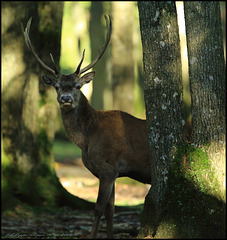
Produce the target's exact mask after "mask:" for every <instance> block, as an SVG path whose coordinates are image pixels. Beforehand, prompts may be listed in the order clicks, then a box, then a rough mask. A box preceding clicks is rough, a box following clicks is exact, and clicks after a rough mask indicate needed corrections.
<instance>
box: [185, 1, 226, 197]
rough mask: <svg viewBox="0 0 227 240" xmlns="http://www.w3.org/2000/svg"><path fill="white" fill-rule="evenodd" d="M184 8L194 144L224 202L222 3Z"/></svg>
mask: <svg viewBox="0 0 227 240" xmlns="http://www.w3.org/2000/svg"><path fill="white" fill-rule="evenodd" d="M184 5H185V23H186V36H187V44H188V57H189V76H190V86H191V98H192V139H191V141H192V144H193V145H194V146H195V147H197V148H199V149H201V150H203V151H205V152H206V154H207V155H208V158H209V162H210V164H211V169H212V170H213V171H214V172H215V176H214V177H215V178H216V180H217V181H216V184H215V185H213V184H214V181H211V182H209V184H210V186H209V187H210V190H211V192H213V194H215V195H216V196H217V197H221V198H222V199H224V200H225V177H226V175H225V161H226V154H225V148H226V140H225V133H226V115H225V114H226V110H225V109H226V87H225V84H226V77H225V76H226V75H225V61H224V51H223V34H222V29H221V17H220V6H219V2H185V3H184ZM211 169H210V170H209V171H212V170H211ZM207 174H208V173H207ZM218 182H219V183H218ZM214 188H215V189H214Z"/></svg>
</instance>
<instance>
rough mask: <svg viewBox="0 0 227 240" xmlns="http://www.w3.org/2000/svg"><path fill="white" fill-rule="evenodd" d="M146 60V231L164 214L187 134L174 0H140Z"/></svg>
mask: <svg viewBox="0 0 227 240" xmlns="http://www.w3.org/2000/svg"><path fill="white" fill-rule="evenodd" d="M138 7H139V18H140V28H141V37H142V45H143V62H144V74H145V84H144V95H145V105H146V116H147V127H148V135H149V136H148V138H149V144H150V159H151V166H150V167H151V179H152V182H151V189H150V192H149V194H148V196H147V197H146V201H145V206H144V214H143V219H142V229H143V230H142V231H141V232H143V234H148V233H152V234H154V233H155V232H156V231H157V234H160V236H161V237H162V236H164V235H162V232H160V233H159V230H157V229H156V228H157V226H158V224H159V223H160V221H161V220H162V219H161V218H162V216H161V215H162V213H163V210H164V200H165V196H166V192H167V189H168V188H167V183H168V180H169V179H168V178H169V171H170V167H171V163H172V162H173V159H174V154H175V149H176V148H177V145H178V144H182V142H183V139H184V128H185V120H184V116H183V100H182V97H183V89H182V79H181V59H180V43H179V33H178V25H177V15H176V8H175V3H174V2H160V1H159V2H156V1H149V2H138Z"/></svg>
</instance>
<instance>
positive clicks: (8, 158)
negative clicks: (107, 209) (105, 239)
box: [2, 2, 81, 210]
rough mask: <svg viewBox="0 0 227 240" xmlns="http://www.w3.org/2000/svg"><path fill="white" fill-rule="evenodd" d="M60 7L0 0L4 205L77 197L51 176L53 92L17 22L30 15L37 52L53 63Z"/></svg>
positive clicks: (62, 201)
mask: <svg viewBox="0 0 227 240" xmlns="http://www.w3.org/2000/svg"><path fill="white" fill-rule="evenodd" d="M62 10H63V3H62V2H57V3H56V2H55V3H50V2H45V3H44V2H41V3H37V2H4V3H3V4H2V14H3V18H4V23H3V29H2V31H3V52H2V61H3V75H2V82H3V98H2V100H3V101H2V112H3V114H2V138H3V149H2V150H3V162H2V169H3V184H2V186H3V187H2V200H3V201H2V204H3V209H4V210H5V209H6V208H8V207H13V206H15V205H16V204H18V203H25V204H29V205H43V206H57V205H60V204H68V205H70V204H71V206H72V205H74V206H78V205H80V203H81V202H76V201H75V200H76V199H77V198H75V197H73V196H72V195H70V194H69V193H68V192H67V191H66V190H65V189H64V188H63V187H62V186H61V184H60V182H59V179H58V178H57V176H56V173H55V170H54V159H53V154H52V143H53V138H54V133H55V127H54V121H55V117H56V104H55V103H54V102H56V96H55V94H54V93H53V91H52V90H50V89H48V88H44V87H43V83H42V82H41V81H40V82H39V79H40V66H39V64H38V63H37V61H36V60H35V59H34V58H33V56H32V55H31V53H30V52H29V51H28V49H27V46H26V44H25V41H24V38H23V34H22V31H21V26H20V23H21V22H22V23H23V25H24V26H25V24H26V22H27V21H28V19H29V18H30V17H31V16H32V17H33V21H32V26H31V32H30V37H31V41H32V43H33V46H34V48H35V50H36V52H37V53H38V54H39V56H40V57H41V58H42V57H43V61H44V62H45V63H46V64H47V65H50V64H49V61H47V60H46V59H45V57H44V55H46V56H49V53H50V52H52V53H53V55H54V56H55V61H56V63H57V64H58V62H59V54H60V35H61V18H62ZM48 28H49V29H48ZM41 42H42V45H41V44H40V43H41ZM55 54H56V55H55ZM50 66H51V65H50Z"/></svg>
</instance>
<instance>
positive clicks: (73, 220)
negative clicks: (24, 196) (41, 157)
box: [1, 159, 149, 239]
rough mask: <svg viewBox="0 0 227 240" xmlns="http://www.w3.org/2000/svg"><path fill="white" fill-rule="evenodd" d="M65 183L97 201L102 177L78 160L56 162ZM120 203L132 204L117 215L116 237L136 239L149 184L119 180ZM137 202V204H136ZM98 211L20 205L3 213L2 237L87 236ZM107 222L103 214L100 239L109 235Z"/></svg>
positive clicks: (123, 204) (58, 171)
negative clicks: (45, 209)
mask: <svg viewBox="0 0 227 240" xmlns="http://www.w3.org/2000/svg"><path fill="white" fill-rule="evenodd" d="M55 169H56V172H57V175H58V177H59V179H60V182H61V184H62V185H63V186H64V187H65V188H66V189H67V190H68V191H69V192H70V193H72V194H74V195H76V196H78V197H80V198H83V199H86V200H89V201H92V202H95V201H96V198H97V194H98V180H97V179H96V178H95V177H94V176H93V175H92V174H91V173H90V172H89V171H88V170H87V169H86V168H85V167H84V166H83V164H82V163H81V160H80V159H79V160H78V159H77V160H76V163H72V162H69V163H66V162H65V163H62V162H61V163H59V162H57V163H56V166H55ZM115 189H116V194H115V199H116V205H121V206H132V207H128V210H123V211H117V212H116V213H115V214H114V238H116V239H136V238H137V234H138V230H139V228H140V214H141V210H142V204H143V202H144V198H145V196H146V194H147V192H148V189H149V185H144V184H137V183H135V182H130V181H129V180H128V179H121V180H118V181H117V183H116V186H115ZM135 205H137V207H135ZM93 219H94V211H84V210H73V209H70V208H68V207H63V208H61V209H58V210H57V211H45V212H44V211H36V212H30V211H29V210H28V211H27V210H25V209H23V207H22V206H18V207H17V208H16V210H15V211H12V212H10V211H9V212H7V214H3V215H2V226H1V230H2V231H1V232H2V234H1V237H2V238H4V239H7V238H10V239H72V238H74V239H77V238H79V239H86V238H88V236H89V233H90V231H91V227H92V222H93ZM105 226H106V222H105V218H104V217H102V219H101V223H100V227H99V232H98V236H97V237H98V238H101V239H103V238H106V229H105Z"/></svg>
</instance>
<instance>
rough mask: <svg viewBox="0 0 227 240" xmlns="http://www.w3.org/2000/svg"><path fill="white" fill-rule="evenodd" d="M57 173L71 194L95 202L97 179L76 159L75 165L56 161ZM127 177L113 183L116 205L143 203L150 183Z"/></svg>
mask: <svg viewBox="0 0 227 240" xmlns="http://www.w3.org/2000/svg"><path fill="white" fill-rule="evenodd" d="M55 169H56V172H57V175H58V177H59V179H60V182H61V184H62V185H63V187H64V188H65V189H66V190H67V191H69V192H70V193H71V194H73V195H75V196H77V197H80V198H83V199H85V200H88V201H92V202H95V201H96V199H97V196H98V185H99V182H98V179H97V178H96V177H95V176H93V175H92V174H91V173H90V172H89V171H88V170H87V169H86V168H85V167H84V166H83V164H82V163H81V160H78V162H77V164H76V165H72V164H62V163H56V166H55ZM127 181H128V180H127V179H122V178H121V179H117V181H116V184H115V204H116V205H127V206H130V205H137V204H142V203H144V198H145V196H146V194H147V192H148V190H149V187H150V185H147V184H139V183H137V182H132V181H130V182H129V184H127V183H126V182H127Z"/></svg>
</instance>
